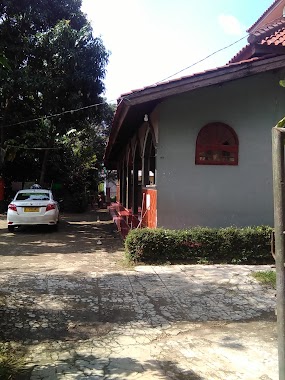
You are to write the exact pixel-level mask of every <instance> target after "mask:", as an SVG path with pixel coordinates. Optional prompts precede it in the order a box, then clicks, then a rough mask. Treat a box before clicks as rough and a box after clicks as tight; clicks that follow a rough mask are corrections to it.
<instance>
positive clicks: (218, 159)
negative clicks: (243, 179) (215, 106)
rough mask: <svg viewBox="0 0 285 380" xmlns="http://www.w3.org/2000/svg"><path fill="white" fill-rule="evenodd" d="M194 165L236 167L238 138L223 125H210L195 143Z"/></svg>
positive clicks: (231, 130)
mask: <svg viewBox="0 0 285 380" xmlns="http://www.w3.org/2000/svg"><path fill="white" fill-rule="evenodd" d="M195 163H196V165H238V137H237V134H236V133H235V131H234V130H233V129H232V128H231V127H229V126H228V125H226V124H224V123H219V122H216V123H210V124H207V125H205V126H204V127H203V128H202V129H201V130H200V132H199V134H198V136H197V141H196V158H195Z"/></svg>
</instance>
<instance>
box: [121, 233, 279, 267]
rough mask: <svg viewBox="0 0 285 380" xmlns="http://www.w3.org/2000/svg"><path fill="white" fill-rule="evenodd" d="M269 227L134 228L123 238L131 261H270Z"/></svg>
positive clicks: (253, 262) (271, 260) (252, 262)
mask: <svg viewBox="0 0 285 380" xmlns="http://www.w3.org/2000/svg"><path fill="white" fill-rule="evenodd" d="M271 231H272V228H271V227H267V226H259V227H245V228H237V227H227V228H208V227H194V228H191V229H189V230H166V229H162V228H157V229H148V228H142V229H136V230H132V231H130V233H129V234H128V236H127V238H126V240H125V252H126V256H127V257H128V259H129V260H131V261H135V262H138V261H142V262H146V261H148V262H165V261H181V260H182V261H188V262H193V263H198V262H213V263H232V264H233V263H235V264H239V263H248V264H249V263H251V264H256V263H260V264H261V263H271V262H273V258H272V256H271V254H270V235H271Z"/></svg>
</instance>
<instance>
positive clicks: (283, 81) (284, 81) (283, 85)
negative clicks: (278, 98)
mask: <svg viewBox="0 0 285 380" xmlns="http://www.w3.org/2000/svg"><path fill="white" fill-rule="evenodd" d="M279 84H280V86H281V87H285V79H280V81H279Z"/></svg>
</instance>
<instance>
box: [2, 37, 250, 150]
mask: <svg viewBox="0 0 285 380" xmlns="http://www.w3.org/2000/svg"><path fill="white" fill-rule="evenodd" d="M247 36H248V34H247V35H245V36H243V37H242V38H240V39H238V40H237V41H235V42H233V43H231V44H229V45H227V46H225V47H223V48H221V49H218V50H216V51H214V52H213V53H211V54H209V55H207V56H206V57H204V58H202V59H200V60H199V61H196V62H194V63H192V64H191V65H190V66H187V67H185V68H184V69H181V70H179V71H177V72H176V73H174V74H172V75H169V76H168V77H166V78H164V79H162V80H160V81H158V82H155V83H153V84H151V85H149V86H146V87H151V86H154V85H157V84H160V83H162V82H164V81H166V80H167V79H170V78H173V77H174V76H175V75H177V74H180V73H182V72H183V71H186V70H188V69H190V68H191V67H193V66H195V65H197V64H198V63H201V62H203V61H205V60H207V59H208V58H210V57H212V56H213V55H215V54H217V53H219V52H221V51H223V50H226V49H228V48H229V47H231V46H233V45H235V44H237V43H238V42H240V41H242V40H243V39H245V38H246V37H247ZM130 95H131V94H130ZM130 95H126V96H124V97H122V98H121V101H122V100H129V99H128V96H130ZM116 101H117V100H116V99H113V100H109V103H112V102H116ZM103 104H106V102H101V103H96V104H91V105H89V106H85V107H81V108H75V109H72V110H68V111H63V112H60V113H55V114H52V115H47V116H41V117H37V118H34V119H29V120H24V121H20V122H18V123H13V124H6V125H3V126H0V128H7V127H14V126H17V125H22V124H27V123H32V122H35V121H39V120H42V119H51V118H53V117H57V116H62V115H65V114H68V113H70V114H73V113H74V112H79V111H82V110H85V109H88V108H94V107H97V106H100V105H103ZM33 149H36V148H33ZM44 149H46V148H44Z"/></svg>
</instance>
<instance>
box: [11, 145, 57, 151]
mask: <svg viewBox="0 0 285 380" xmlns="http://www.w3.org/2000/svg"><path fill="white" fill-rule="evenodd" d="M6 148H17V149H25V150H59V149H63V148H62V147H58V148H42V147H41V148H28V147H25V146H20V145H10V144H8V145H6Z"/></svg>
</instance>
